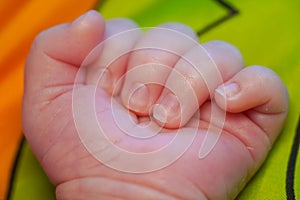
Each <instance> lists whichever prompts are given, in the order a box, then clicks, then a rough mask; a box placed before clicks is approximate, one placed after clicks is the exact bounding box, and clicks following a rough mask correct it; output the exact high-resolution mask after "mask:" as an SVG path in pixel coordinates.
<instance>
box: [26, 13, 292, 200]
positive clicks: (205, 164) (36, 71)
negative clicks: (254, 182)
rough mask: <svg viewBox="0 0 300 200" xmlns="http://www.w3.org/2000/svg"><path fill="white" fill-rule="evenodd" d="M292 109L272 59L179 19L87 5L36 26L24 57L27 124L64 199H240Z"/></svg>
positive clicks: (28, 134) (30, 140) (33, 143)
mask: <svg viewBox="0 0 300 200" xmlns="http://www.w3.org/2000/svg"><path fill="white" fill-rule="evenodd" d="M130 30H134V31H130ZM112 61H113V62H112ZM90 97H92V98H90ZM91 99H92V100H91ZM91 108H92V109H91ZM89 109H91V110H94V112H92V113H93V115H90V114H89V112H88V111H86V110H89ZM287 111H288V94H287V90H286V88H285V86H284V85H283V83H282V81H281V80H280V78H279V77H278V76H277V75H276V74H275V73H274V72H273V71H271V70H270V69H268V68H265V67H262V66H248V67H244V64H243V60H242V57H241V55H240V53H239V51H238V50H237V49H236V48H235V47H234V46H232V45H230V44H228V43H225V42H221V41H211V42H207V43H204V44H202V45H201V46H200V45H199V44H198V43H197V36H196V34H195V33H194V32H193V31H192V29H191V28H189V27H188V26H186V25H183V24H179V23H165V24H162V25H160V26H158V28H153V29H150V30H147V31H140V30H139V29H137V25H136V24H135V23H134V22H132V21H130V20H128V19H113V20H108V21H104V20H103V18H102V17H101V15H100V14H99V13H97V12H95V11H90V12H88V13H86V14H85V15H83V16H81V17H80V18H78V19H76V20H75V21H74V22H72V23H69V24H63V25H59V26H56V27H53V28H50V29H49V30H46V31H44V32H42V33H41V34H40V35H38V36H37V37H36V39H35V41H34V43H33V45H32V48H31V51H30V53H29V55H28V58H27V62H26V67H25V89H24V98H23V128H24V133H25V136H26V138H27V140H28V143H29V144H30V146H31V148H32V150H33V152H34V153H35V155H36V157H37V158H38V160H39V162H40V163H41V165H42V167H43V169H44V170H45V172H46V174H47V175H48V177H49V178H50V180H51V181H52V183H53V184H54V185H55V187H56V197H57V199H59V200H75V199H78V200H79V199H89V200H91V199H105V200H110V199H114V200H117V199H128V200H135V199H136V200H146V199H147V200H148V199H149V200H150V199H153V200H173V199H184V200H202V199H222V200H223V199H234V198H235V197H236V196H237V195H238V193H239V192H240V191H241V190H242V189H243V187H244V186H245V185H246V183H247V182H248V181H249V180H250V178H251V177H252V176H253V174H254V173H255V172H256V171H257V170H258V168H259V167H260V165H261V164H262V162H263V161H264V159H265V158H266V156H267V153H268V152H269V150H270V148H271V146H272V144H273V143H274V141H275V139H276V137H277V136H278V134H279V133H280V130H281V128H282V126H283V124H284V120H285V118H286V115H287ZM94 118H95V119H97V120H98V122H99V123H98V125H99V126H101V131H100V132H101V134H103V135H105V136H106V137H101V136H100V138H102V139H100V140H99V139H98V138H96V137H98V136H99V135H101V134H100V133H99V134H93V133H94V132H95V129H97V126H95V120H94ZM128 124H129V126H128ZM131 131H132V132H131ZM96 132H97V131H96ZM125 132H126V134H124V133H125ZM130 134H131V136H130ZM140 136H143V137H145V138H142V137H140ZM94 137H95V138H94ZM176 138H179V139H176ZM190 139H192V140H190ZM107 141H110V142H107ZM172 141H176V142H173V143H172ZM187 141H191V142H187ZM105 142H107V143H105ZM169 143H172V145H169V146H168V144H169ZM103 144H105V145H103ZM186 144H189V145H186ZM205 145H206V146H205ZM115 146H118V149H119V150H120V149H121V150H120V151H118V152H117V150H116V148H114V147H115ZM164 147H165V148H164ZM201 147H202V151H201ZM204 147H207V148H206V150H205V148H204ZM122 149H123V150H122ZM203 149H204V150H203ZM115 152H117V153H115ZM153 152H154V153H153ZM174 152H175V153H174ZM199 152H202V154H201V153H199ZM203 152H204V153H203ZM151 153H153V154H151ZM177 153H178V154H177ZM150 154H151V156H152V155H155V156H154V157H151V156H150V157H147V156H148V155H150ZM175 154H176V155H175ZM146 157H147V158H146ZM175 158H176V159H175Z"/></svg>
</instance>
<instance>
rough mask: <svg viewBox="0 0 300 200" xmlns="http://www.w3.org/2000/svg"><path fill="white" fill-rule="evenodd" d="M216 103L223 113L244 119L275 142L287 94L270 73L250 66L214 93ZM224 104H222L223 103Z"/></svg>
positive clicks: (283, 116) (278, 80)
mask: <svg viewBox="0 0 300 200" xmlns="http://www.w3.org/2000/svg"><path fill="white" fill-rule="evenodd" d="M214 95H215V100H216V103H217V104H218V106H220V107H221V108H222V109H223V110H226V111H229V112H233V113H238V112H243V111H246V114H247V116H248V117H249V118H250V119H251V120H253V121H254V122H255V124H257V125H259V127H260V128H261V129H262V130H263V131H264V132H265V133H267V135H268V136H269V138H270V141H274V139H275V138H276V136H277V134H278V133H279V131H280V130H281V127H282V126H283V122H284V119H285V117H286V114H287V111H288V93H287V90H286V88H285V86H284V85H283V83H282V81H281V80H280V78H279V77H278V75H276V74H275V73H274V72H273V71H272V70H270V69H268V68H265V67H261V66H251V67H247V68H245V69H243V70H242V71H240V72H239V73H237V74H236V75H235V76H234V77H233V78H232V79H230V80H229V81H228V82H226V83H225V84H222V85H220V86H219V87H218V88H217V89H216V91H215V94H214ZM224 100H225V101H224Z"/></svg>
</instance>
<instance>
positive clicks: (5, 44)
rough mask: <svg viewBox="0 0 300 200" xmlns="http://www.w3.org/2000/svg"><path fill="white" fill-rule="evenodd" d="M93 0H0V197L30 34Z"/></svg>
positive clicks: (13, 146)
mask: <svg viewBox="0 0 300 200" xmlns="http://www.w3.org/2000/svg"><path fill="white" fill-rule="evenodd" d="M96 3H97V0H63V1H62V0H46V1H40V0H23V1H18V0H10V1H0V19H1V20H0V94H1V96H0V147H1V150H0V200H2V199H4V197H5V193H6V190H7V189H8V188H7V186H8V181H9V177H10V172H11V167H12V164H13V161H14V157H15V153H16V151H17V148H18V143H19V140H20V137H21V132H22V128H21V99H22V90H23V66H24V61H25V58H26V54H27V53H28V51H29V48H30V44H31V43H32V41H33V39H34V37H35V36H36V35H37V34H38V33H39V32H40V31H42V30H43V29H46V28H48V27H51V26H53V25H56V24H59V23H63V22H68V21H71V20H72V19H74V18H76V17H77V16H79V15H81V14H82V13H84V12H85V11H87V10H89V9H91V8H94V7H95V5H96Z"/></svg>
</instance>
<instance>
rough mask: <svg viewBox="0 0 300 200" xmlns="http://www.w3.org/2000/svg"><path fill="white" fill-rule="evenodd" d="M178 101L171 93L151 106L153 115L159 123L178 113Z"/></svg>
mask: <svg viewBox="0 0 300 200" xmlns="http://www.w3.org/2000/svg"><path fill="white" fill-rule="evenodd" d="M179 107H180V105H179V102H178V99H177V98H176V96H175V95H174V94H172V93H169V94H167V95H166V96H165V97H164V98H163V99H162V100H161V102H160V103H159V104H156V105H155V106H154V108H153V117H154V118H155V119H156V120H158V121H159V122H161V123H166V121H167V119H170V118H173V117H175V116H177V115H178V112H179Z"/></svg>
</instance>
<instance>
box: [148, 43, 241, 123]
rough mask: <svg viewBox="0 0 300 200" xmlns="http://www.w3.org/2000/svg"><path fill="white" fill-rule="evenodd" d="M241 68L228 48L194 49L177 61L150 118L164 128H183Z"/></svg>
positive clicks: (206, 46)
mask: <svg viewBox="0 0 300 200" xmlns="http://www.w3.org/2000/svg"><path fill="white" fill-rule="evenodd" d="M242 68H243V59H242V56H241V54H240V52H239V51H238V50H237V49H236V48H235V47H234V46H232V45H230V44H228V43H225V42H221V41H212V42H209V43H206V44H203V46H200V45H198V46H196V47H194V48H193V49H191V50H190V51H188V52H187V53H186V54H185V55H184V57H183V58H182V59H180V60H179V61H178V62H177V63H176V65H175V67H174V69H173V71H172V72H171V74H170V75H169V77H168V80H167V82H166V84H165V89H164V91H163V92H162V94H161V96H160V98H159V99H158V101H157V103H156V105H155V106H154V108H153V117H154V118H155V119H156V120H157V121H158V123H160V124H161V125H163V126H164V127H166V128H178V127H181V126H183V125H185V124H186V123H187V122H188V121H189V120H190V118H191V117H192V116H193V115H194V114H195V112H196V111H197V110H198V108H199V106H201V105H202V104H203V103H204V102H205V101H206V100H207V99H209V98H211V96H212V94H213V92H214V89H215V88H216V87H217V86H218V85H219V84H221V83H223V82H224V81H226V80H228V79H229V78H231V77H232V76H233V75H234V74H235V73H237V72H238V71H240V70H241V69H242Z"/></svg>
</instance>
